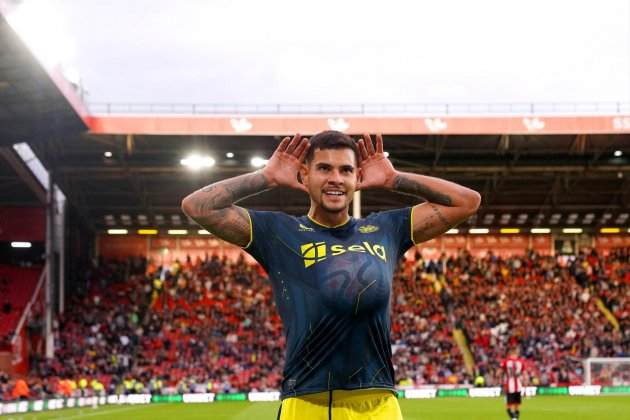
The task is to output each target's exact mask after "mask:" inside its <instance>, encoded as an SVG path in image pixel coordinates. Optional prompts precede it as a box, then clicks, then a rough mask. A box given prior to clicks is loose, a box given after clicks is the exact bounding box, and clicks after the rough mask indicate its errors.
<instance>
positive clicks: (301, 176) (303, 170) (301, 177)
mask: <svg viewBox="0 0 630 420" xmlns="http://www.w3.org/2000/svg"><path fill="white" fill-rule="evenodd" d="M307 177H308V164H307V163H306V162H303V163H302V165H300V170H299V171H298V181H300V182H301V183H302V184H304V185H306V182H305V179H306V178H307Z"/></svg>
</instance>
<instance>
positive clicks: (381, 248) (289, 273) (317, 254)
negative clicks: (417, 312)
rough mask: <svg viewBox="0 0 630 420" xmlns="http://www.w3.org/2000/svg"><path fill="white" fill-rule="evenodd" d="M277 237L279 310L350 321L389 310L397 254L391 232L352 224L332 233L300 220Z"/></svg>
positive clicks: (274, 274) (274, 276) (366, 223)
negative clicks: (301, 310) (328, 314)
mask: <svg viewBox="0 0 630 420" xmlns="http://www.w3.org/2000/svg"><path fill="white" fill-rule="evenodd" d="M275 234H276V238H275V243H276V246H277V247H278V255H277V257H276V258H275V260H274V263H273V264H271V265H270V267H273V272H270V273H269V275H270V277H271V278H272V282H273V284H274V287H275V288H276V290H275V291H276V301H277V303H278V304H279V306H284V305H293V304H299V305H302V306H303V308H304V309H307V308H310V310H311V311H318V312H319V311H320V310H325V311H326V312H332V313H335V314H337V315H340V316H344V315H348V316H351V317H360V316H363V315H365V314H369V313H373V312H374V311H378V310H386V309H387V307H388V304H389V298H390V291H391V279H392V273H393V269H394V264H395V262H396V261H395V260H396V258H397V255H396V252H397V250H395V249H393V245H392V244H391V243H390V242H391V241H390V240H389V238H388V235H387V227H386V226H378V225H376V224H372V223H370V222H369V220H367V221H365V220H360V221H356V220H354V219H351V220H350V221H349V222H348V223H347V224H346V225H343V226H340V227H337V228H333V229H329V228H325V227H321V226H318V225H317V224H316V223H314V222H313V221H311V220H309V219H308V218H307V217H300V218H291V219H288V220H287V223H284V224H283V225H282V226H281V227H280V228H279V229H278V231H277V232H275ZM291 301H293V303H290V302H291Z"/></svg>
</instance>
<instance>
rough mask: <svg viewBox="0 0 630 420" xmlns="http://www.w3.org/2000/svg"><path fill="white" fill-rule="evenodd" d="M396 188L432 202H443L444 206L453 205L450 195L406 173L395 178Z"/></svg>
mask: <svg viewBox="0 0 630 420" xmlns="http://www.w3.org/2000/svg"><path fill="white" fill-rule="evenodd" d="M394 188H395V189H396V191H399V192H402V193H407V194H413V195H416V196H419V197H422V198H424V199H426V200H427V201H429V202H431V203H436V204H441V205H444V206H452V205H453V200H452V199H451V197H450V196H448V195H446V194H442V193H440V192H438V191H434V190H432V189H431V188H429V187H427V186H426V185H424V184H422V183H420V182H417V181H415V180H413V179H410V178H408V177H406V176H405V175H402V174H401V175H398V176H396V179H395V180H394Z"/></svg>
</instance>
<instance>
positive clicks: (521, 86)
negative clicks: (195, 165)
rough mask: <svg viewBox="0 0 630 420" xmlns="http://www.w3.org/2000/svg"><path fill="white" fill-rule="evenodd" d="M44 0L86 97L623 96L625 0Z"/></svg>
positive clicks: (626, 79) (626, 81)
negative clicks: (175, 0) (86, 94)
mask: <svg viewBox="0 0 630 420" xmlns="http://www.w3.org/2000/svg"><path fill="white" fill-rule="evenodd" d="M26 1H27V2H28V0H26ZM42 3H43V2H39V3H38V1H37V0H33V3H32V4H33V7H32V9H33V10H34V11H35V12H34V13H35V14H36V15H37V14H38V13H41V14H43V18H42V17H41V16H40V18H42V20H41V21H43V22H48V21H50V22H48V23H46V25H53V27H49V28H46V26H45V25H43V24H40V25H38V26H39V28H38V29H37V31H36V32H39V35H40V36H43V37H44V39H49V40H50V39H51V38H53V37H52V36H51V33H56V34H57V35H55V37H56V38H54V39H56V40H58V41H56V43H57V44H58V45H57V47H59V46H60V44H64V45H65V47H64V48H63V49H62V50H63V51H62V54H61V55H62V56H63V61H64V66H65V67H66V68H68V69H72V68H74V69H76V72H78V74H79V75H80V77H81V79H82V83H83V85H84V87H85V88H86V89H87V91H88V96H87V100H88V102H114V103H122V102H134V103H171V102H178V103H208V104H212V103H237V104H246V103H266V104H269V103H301V104H303V103H315V104H319V103H375V104H380V103H486V102H492V103H498V102H507V103H515V102H548V101H561V102H605V101H611V102H617V101H620V102H630V2H629V1H628V0H573V1H569V0H554V1H542V0H527V1H521V0H514V1H505V0H503V1H499V0H480V1H475V2H470V1H465V0H441V1H430V2H429V1H396V0H392V1H388V2H384V1H374V2H370V1H353V0H347V1H329V0H318V1H309V2H303V1H285V0H277V1H273V2H260V1H245V0H232V1H228V0H216V1H210V0H205V1H201V0H182V1H178V2H173V1H172V0H169V1H165V0H107V1H104V0H45V3H46V4H47V5H46V6H41V4H42ZM35 5H39V6H40V9H38V8H37V7H34V6H35ZM37 10H40V11H39V12H38V11H37ZM42 26H43V27H42ZM66 44H67V45H66ZM43 50H49V51H50V48H46V47H44V48H43Z"/></svg>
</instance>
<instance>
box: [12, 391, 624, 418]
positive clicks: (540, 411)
mask: <svg viewBox="0 0 630 420" xmlns="http://www.w3.org/2000/svg"><path fill="white" fill-rule="evenodd" d="M278 404H279V403H249V402H220V403H214V404H179V403H171V404H169V403H161V404H151V405H135V406H130V405H121V406H112V405H109V406H101V407H99V408H96V409H92V408H81V409H66V410H59V411H50V412H45V413H37V414H35V413H33V414H17V415H15V414H14V415H7V416H2V417H0V419H1V420H9V419H13V420H20V419H23V420H27V419H28V420H35V419H37V420H52V419H83V418H86V419H87V418H89V419H111V420H119V419H133V420H167V419H168V420H170V419H176V420H187V419H191V420H195V419H199V420H201V419H204V420H206V419H212V420H224V419H225V420H227V419H234V420H263V419H264V420H275V419H276V414H277V411H278ZM400 405H401V408H402V412H403V416H404V418H405V420H460V419H461V420H495V419H496V420H505V419H507V415H506V414H505V407H504V404H503V399H502V398H480V399H472V398H439V399H434V400H405V399H402V400H400ZM521 419H523V420H563V419H567V420H606V419H611V420H630V397H629V396H598V397H560V396H540V397H534V398H529V399H526V400H525V401H524V402H523V405H522V407H521ZM304 420H309V419H304Z"/></svg>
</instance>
